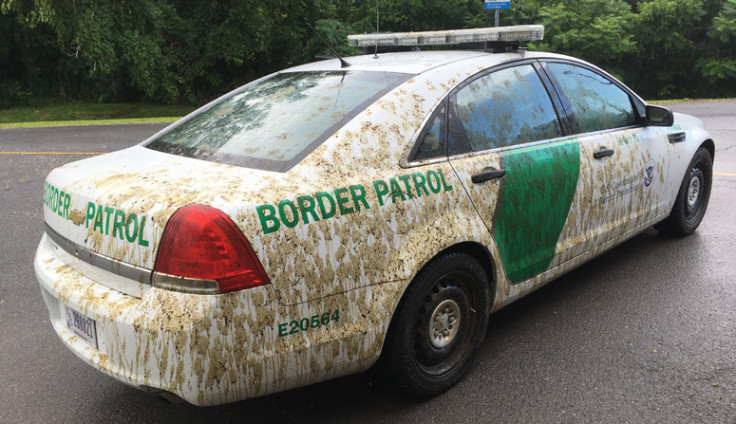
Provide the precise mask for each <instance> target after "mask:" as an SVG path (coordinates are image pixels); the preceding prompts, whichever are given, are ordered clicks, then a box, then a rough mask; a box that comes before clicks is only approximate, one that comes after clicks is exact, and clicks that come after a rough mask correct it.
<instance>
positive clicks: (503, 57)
mask: <svg viewBox="0 0 736 424" xmlns="http://www.w3.org/2000/svg"><path fill="white" fill-rule="evenodd" d="M492 56H498V59H499V60H498V61H499V63H502V62H505V61H507V60H510V59H511V58H512V57H509V55H507V54H493V53H487V52H484V51H472V50H447V51H411V52H399V53H379V54H377V55H373V54H368V55H363V56H351V57H346V58H344V59H345V60H346V61H347V62H348V63H350V66H349V67H346V68H341V67H340V61H339V60H338V59H329V60H323V61H320V62H313V63H308V64H305V65H301V66H296V67H294V68H290V69H288V70H287V71H288V72H299V71H334V70H350V71H381V72H399V73H406V74H415V75H416V74H421V73H423V72H426V71H428V70H430V69H434V68H437V67H440V66H444V65H448V64H451V63H455V62H459V61H463V60H468V59H473V58H480V57H485V58H488V57H492ZM514 57H519V56H518V55H514Z"/></svg>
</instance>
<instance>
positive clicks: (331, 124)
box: [146, 71, 411, 172]
mask: <svg viewBox="0 0 736 424" xmlns="http://www.w3.org/2000/svg"><path fill="white" fill-rule="evenodd" d="M410 77H411V75H407V74H396V73H387V72H351V71H321V72H288V73H281V74H276V75H274V76H273V77H271V78H268V79H266V80H262V81H259V82H257V83H255V84H251V85H246V86H244V87H243V88H242V89H240V90H238V91H236V92H234V93H233V94H232V95H230V96H228V97H226V98H224V99H222V100H220V101H219V102H217V103H215V104H213V105H212V106H210V107H209V108H208V109H206V110H204V111H203V112H201V113H199V114H197V115H196V116H194V117H192V118H191V119H189V120H187V121H186V122H183V123H182V124H181V125H179V126H177V127H175V128H172V129H171V130H170V131H168V132H166V133H164V134H162V135H161V136H160V137H158V138H156V139H154V140H152V141H151V142H149V143H148V144H147V145H146V147H148V148H149V149H153V150H158V151H161V152H166V153H172V154H175V155H180V156H187V157H193V158H197V159H204V160H210V161H215V162H221V163H228V164H232V165H239V166H244V167H248V168H257V169H263V170H268V171H281V172H284V171H287V170H289V169H290V168H291V167H293V166H294V165H296V164H297V163H299V161H300V160H302V159H303V158H304V157H306V156H307V155H308V154H309V153H310V152H311V151H313V150H314V149H316V148H317V146H319V145H320V144H321V143H322V142H323V141H324V140H326V139H327V138H328V137H329V136H330V135H332V134H333V133H334V132H335V131H337V130H338V129H339V128H340V127H342V126H343V125H344V124H345V123H346V122H347V121H348V120H350V119H351V118H352V117H354V116H355V115H356V114H358V113H359V112H360V111H362V110H363V109H364V108H365V107H367V106H368V105H370V104H371V103H373V102H374V101H376V100H377V99H378V98H379V97H381V96H382V95H384V94H385V93H387V92H388V91H389V90H391V89H393V88H394V87H396V86H397V85H399V84H400V83H402V82H404V81H406V80H407V79H409V78H410Z"/></svg>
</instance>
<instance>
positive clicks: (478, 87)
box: [450, 65, 562, 153]
mask: <svg viewBox="0 0 736 424" xmlns="http://www.w3.org/2000/svg"><path fill="white" fill-rule="evenodd" d="M453 106H454V107H453V108H451V115H452V121H453V124H451V128H450V145H451V146H452V148H451V152H452V153H464V152H467V151H480V150H487V149H493V148H498V147H505V146H511V145H516V144H521V143H527V142H531V141H538V140H544V139H550V138H555V137H559V136H561V135H562V129H561V127H560V123H559V120H558V118H557V113H556V111H555V109H554V106H553V105H552V101H551V100H550V97H549V94H548V93H547V90H546V89H545V87H544V85H543V84H542V81H541V79H540V78H539V75H538V74H537V72H536V71H535V70H534V67H533V66H532V65H521V66H515V67H512V68H505V69H501V70H499V71H495V72H492V73H490V74H488V75H485V76H482V77H480V78H478V79H476V80H474V81H472V82H471V83H470V84H468V85H466V86H465V87H463V88H462V89H460V90H459V91H458V92H457V94H456V95H455V98H454V102H453Z"/></svg>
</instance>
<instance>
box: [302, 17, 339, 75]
mask: <svg viewBox="0 0 736 424" xmlns="http://www.w3.org/2000/svg"><path fill="white" fill-rule="evenodd" d="M304 23H305V24H306V25H307V26H308V27H309V29H311V30H312V31H313V32H314V33H315V34H317V37H319V39H320V40H322V42H323V43H325V45H326V46H327V48H328V49H330V50H331V51H332V54H334V55H335V57H336V58H338V59H340V67H341V68H347V67H348V66H350V63H349V62H348V61H347V60H345V59H343V58H342V56H340V54H338V53H337V50H335V49H334V48H333V47H332V46H331V45H329V44H328V43H327V41H325V39H324V38H322V36H321V35H319V32H317V30H316V29H314V27H313V26H312V25H310V24H309V23H308V22H304ZM318 58H320V59H321V58H324V56H318Z"/></svg>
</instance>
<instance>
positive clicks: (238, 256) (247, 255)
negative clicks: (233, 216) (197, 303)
mask: <svg viewBox="0 0 736 424" xmlns="http://www.w3.org/2000/svg"><path fill="white" fill-rule="evenodd" d="M159 246H160V247H159V251H158V256H157V257H156V265H155V266H154V270H153V271H154V273H153V284H154V286H157V287H161V288H165V289H169V290H176V291H183V292H188V293H198V294H215V293H227V292H231V291H236V290H242V289H247V288H251V287H257V286H262V285H265V284H269V283H270V281H269V280H268V276H266V272H265V271H264V270H263V266H261V262H260V261H259V260H258V257H256V254H255V252H254V251H253V248H252V247H251V245H250V243H249V242H248V240H247V239H246V238H245V236H244V235H243V233H242V232H241V231H240V229H238V227H237V226H236V225H235V224H234V223H233V222H232V221H231V220H230V218H228V217H227V215H225V214H224V213H222V212H221V211H219V210H217V209H215V208H211V207H209V206H203V205H196V204H192V205H188V206H185V207H183V208H181V209H179V210H177V211H176V212H175V213H174V215H172V216H171V218H170V219H169V222H168V223H167V224H166V228H165V229H164V234H163V236H162V237H161V243H160V244H159Z"/></svg>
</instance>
